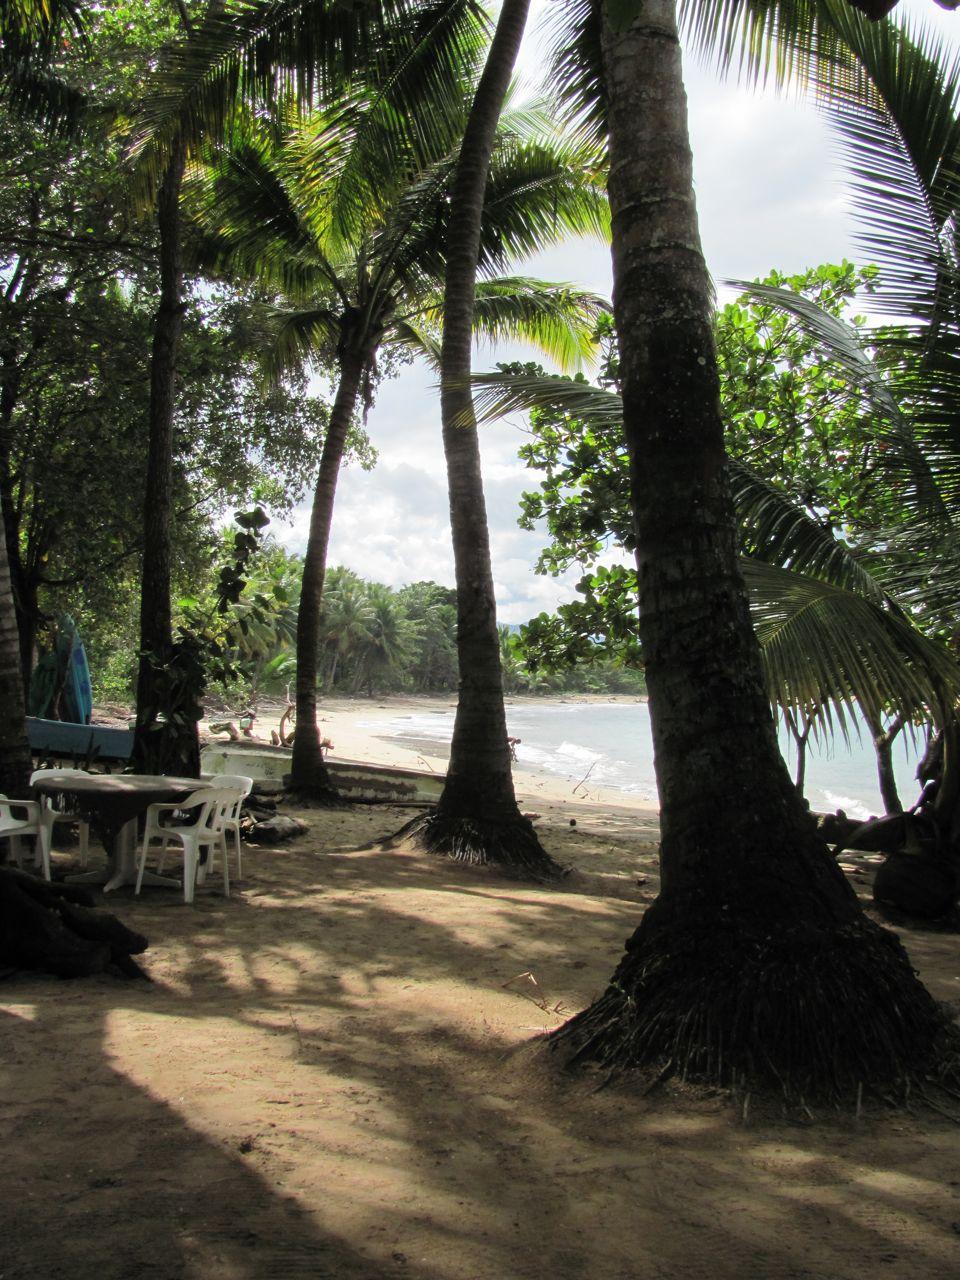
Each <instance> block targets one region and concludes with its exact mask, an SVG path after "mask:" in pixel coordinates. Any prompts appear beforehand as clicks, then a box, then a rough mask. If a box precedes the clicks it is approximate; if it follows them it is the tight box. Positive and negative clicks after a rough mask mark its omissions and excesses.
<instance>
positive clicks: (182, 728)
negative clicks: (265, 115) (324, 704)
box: [133, 138, 200, 777]
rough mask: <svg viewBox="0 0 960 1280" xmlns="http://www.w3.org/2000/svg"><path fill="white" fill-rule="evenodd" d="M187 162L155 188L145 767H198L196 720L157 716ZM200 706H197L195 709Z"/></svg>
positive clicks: (169, 649)
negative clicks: (156, 298)
mask: <svg viewBox="0 0 960 1280" xmlns="http://www.w3.org/2000/svg"><path fill="white" fill-rule="evenodd" d="M185 166H186V147H185V145H184V143H183V140H182V139H179V138H178V140H177V141H176V143H175V144H174V146H173V151H172V155H171V158H170V163H169V165H168V167H167V172H166V174H165V175H164V179H163V183H162V185H161V187H160V198H159V201H158V204H157V222H158V226H159V230H160V305H159V308H158V310H157V318H156V321H155V323H154V330H153V350H152V353H151V360H150V440H149V444H148V447H147V475H146V484H145V491H144V501H143V578H142V582H141V587H140V665H139V669H138V673H137V723H136V732H135V737H134V748H133V759H134V762H135V764H136V765H137V767H138V768H140V769H141V770H142V771H143V772H149V773H174V774H181V775H184V776H187V777H190V776H194V777H195V776H198V775H199V773H200V747H199V741H198V737H197V723H196V721H194V722H193V723H192V724H191V723H183V722H182V719H181V717H177V716H173V715H169V714H168V715H167V717H166V719H165V720H164V721H160V720H159V719H158V717H159V716H160V715H161V714H162V713H164V712H169V711H170V710H171V709H170V708H168V707H166V706H165V705H164V697H165V695H164V689H165V688H166V687H167V680H166V679H165V668H167V667H168V666H169V665H170V664H171V663H174V662H175V661H176V655H175V651H174V644H173V623H172V613H171V602H170V508H171V500H172V489H173V417H174V409H175V404H176V375H177V352H178V349H179V345H180V334H181V331H182V329H183V250H182V244H181V218H180V189H181V186H182V184H183V174H184V168H185ZM197 710H199V709H197Z"/></svg>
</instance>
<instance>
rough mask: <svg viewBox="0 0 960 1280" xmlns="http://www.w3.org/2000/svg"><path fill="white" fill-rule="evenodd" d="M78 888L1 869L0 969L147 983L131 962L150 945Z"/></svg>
mask: <svg viewBox="0 0 960 1280" xmlns="http://www.w3.org/2000/svg"><path fill="white" fill-rule="evenodd" d="M92 902H93V899H92V898H91V896H90V894H89V893H87V891H86V890H84V889H79V888H77V887H76V886H73V885H61V884H50V883H47V882H46V881H44V880H38V879H36V877H34V876H30V875H27V874H26V873H24V872H22V871H17V870H15V869H14V868H12V867H3V868H0V966H3V967H4V968H9V969H11V970H18V969H34V970H39V971H40V972H42V973H54V974H57V975H58V976H59V977H61V978H82V977H88V976H89V975H90V974H94V973H102V972H104V970H105V969H107V968H110V967H112V968H114V969H115V970H119V972H121V973H123V974H125V975H127V976H128V977H144V978H145V977H146V976H147V975H146V974H145V973H144V972H143V970H142V969H141V968H140V967H139V965H137V964H136V962H135V961H134V960H132V959H131V956H132V955H139V953H140V952H142V951H145V950H146V949H147V940H146V938H145V937H144V936H143V935H142V934H140V933H135V932H134V931H133V930H132V929H128V928H127V927H126V925H125V924H123V923H122V922H121V921H120V920H118V919H117V918H116V917H115V916H112V915H110V914H109V913H108V912H106V911H98V910H95V909H93V907H92V905H91V904H92Z"/></svg>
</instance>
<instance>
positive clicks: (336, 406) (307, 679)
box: [290, 349, 367, 803]
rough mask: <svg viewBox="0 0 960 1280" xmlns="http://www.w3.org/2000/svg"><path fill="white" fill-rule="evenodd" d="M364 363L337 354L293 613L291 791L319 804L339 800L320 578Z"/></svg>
mask: <svg viewBox="0 0 960 1280" xmlns="http://www.w3.org/2000/svg"><path fill="white" fill-rule="evenodd" d="M366 363H367V356H366V354H365V353H364V352H363V351H356V350H350V349H347V350H346V351H344V352H342V353H341V357H340V385H339V386H338V387H337V395H336V398H335V400H334V402H333V408H332V409H331V411H330V422H329V423H328V425H327V434H326V438H325V439H324V442H323V453H322V454H321V456H320V473H319V475H318V476H317V484H316V488H315V489H314V492H313V508H312V510H311V512H310V533H309V536H308V538H307V553H306V556H305V557H304V561H303V586H302V588H301V591H300V611H299V613H298V614H297V731H296V734H295V736H294V739H293V759H292V761H291V765H290V789H291V790H293V791H295V792H297V794H298V795H299V796H300V797H302V798H306V799H311V800H315V801H318V802H320V803H325V802H329V801H331V800H338V799H339V797H338V795H337V791H336V788H335V787H334V785H333V782H332V781H331V778H330V772H329V770H328V769H327V766H326V765H325V764H324V762H323V752H322V751H321V750H320V729H319V726H318V725H317V675H318V666H319V657H320V620H321V605H322V599H323V580H324V578H325V576H326V571H327V547H328V545H329V543H330V526H331V524H332V523H333V503H334V499H335V497H336V492H337V478H338V476H339V474H340V464H341V462H342V461H343V451H344V448H345V447H346V441H347V432H348V431H349V430H350V423H351V421H352V420H353V414H354V410H355V409H356V407H357V399H358V397H359V394H360V383H361V380H362V378H363V373H364V369H365V367H366ZM334 661H336V659H334ZM331 679H332V675H331Z"/></svg>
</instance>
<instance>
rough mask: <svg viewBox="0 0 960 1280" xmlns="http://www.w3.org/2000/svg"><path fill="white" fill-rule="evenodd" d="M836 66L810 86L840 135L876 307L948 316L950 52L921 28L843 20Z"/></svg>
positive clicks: (951, 276)
mask: <svg viewBox="0 0 960 1280" xmlns="http://www.w3.org/2000/svg"><path fill="white" fill-rule="evenodd" d="M844 35H845V40H846V43H847V46H848V48H849V55H848V58H847V60H846V62H845V65H844V71H843V74H839V75H838V74H837V72H836V69H835V67H830V68H829V69H827V70H826V71H825V70H824V69H822V68H819V67H815V68H814V69H813V70H812V73H811V79H812V82H813V86H814V89H815V91H816V93H817V94H818V96H819V98H820V100H821V102H822V103H823V105H824V109H825V111H826V114H827V116H828V118H829V120H830V121H831V123H832V124H833V126H834V128H835V129H836V130H837V132H838V133H839V136H840V138H841V142H842V146H843V150H844V154H845V157H846V161H847V166H848V169H849V172H850V180H851V183H852V186H853V191H854V200H855V207H856V210H857V213H858V215H859V218H860V220H861V223H862V226H863V230H862V231H861V233H860V235H859V240H860V243H861V244H862V245H863V248H864V251H865V253H866V255H867V256H868V257H869V259H870V260H872V261H875V262H877V263H878V265H879V266H880V267H881V282H882V288H881V291H880V293H879V295H878V298H877V300H876V301H877V305H878V306H880V307H884V308H886V309H887V310H889V311H891V312H894V313H896V314H898V315H900V316H902V317H904V318H906V319H908V320H917V319H919V320H920V321H922V322H924V323H926V324H929V323H931V322H934V321H937V320H938V318H939V317H941V316H942V315H943V313H944V311H945V310H946V311H949V312H950V313H952V323H953V324H956V312H957V296H958V295H957V289H958V279H957V262H956V247H955V236H956V228H955V226H954V225H953V224H954V220H955V215H956V210H957V206H958V197H960V167H958V161H960V120H958V115H957V107H958V103H960V56H958V55H957V54H956V53H954V52H953V51H951V50H950V48H949V47H948V45H947V44H946V42H945V41H944V40H943V39H941V38H939V37H937V36H935V35H933V34H932V33H930V32H924V31H912V30H911V29H910V28H909V27H906V26H903V27H898V26H896V25H894V24H893V23H891V22H881V23H864V22H860V21H855V22H854V21H851V22H848V23H847V25H846V29H845V32H844Z"/></svg>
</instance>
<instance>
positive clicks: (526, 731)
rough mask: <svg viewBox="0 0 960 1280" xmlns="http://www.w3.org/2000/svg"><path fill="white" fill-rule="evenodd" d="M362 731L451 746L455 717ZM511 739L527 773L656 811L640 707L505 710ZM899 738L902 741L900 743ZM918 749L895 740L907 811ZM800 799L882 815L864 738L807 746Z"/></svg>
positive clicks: (823, 807)
mask: <svg viewBox="0 0 960 1280" xmlns="http://www.w3.org/2000/svg"><path fill="white" fill-rule="evenodd" d="M366 723H367V726H368V727H369V728H373V729H376V731H377V732H378V733H380V734H382V735H383V736H385V737H391V738H396V739H398V740H399V741H406V742H408V743H410V745H411V746H412V745H415V744H418V743H421V744H426V743H436V744H437V745H438V748H439V747H441V746H444V745H446V744H449V741H450V735H451V733H452V731H453V711H452V710H451V709H447V708H445V709H444V710H442V711H441V710H439V709H438V710H437V711H422V712H418V713H416V714H414V715H408V716H395V717H393V718H392V719H389V720H380V721H374V720H372V719H371V720H368V721H367V722H366ZM507 726H508V731H509V732H510V734H511V735H513V736H514V737H517V738H519V739H520V744H519V746H518V747H517V760H518V763H519V764H521V765H522V766H523V767H524V768H525V769H530V770H542V771H543V772H544V773H548V774H553V775H558V776H560V777H562V778H564V779H566V780H567V781H569V782H570V784H571V787H573V786H575V785H576V784H577V783H578V782H581V781H583V783H584V787H586V788H589V787H590V786H591V785H592V786H595V787H610V788H613V789H615V790H617V791H622V792H624V799H626V798H627V797H628V796H629V797H630V798H631V799H632V800H635V801H637V802H639V803H641V804H649V805H653V806H655V805H656V803H657V790H656V782H655V780H654V773H653V744H652V741H651V737H650V718H649V713H648V710H647V705H646V703H643V702H590V703H578V702H550V701H546V700H545V701H543V702H536V703H523V704H522V705H515V706H512V705H508V707H507ZM901 736H902V735H901ZM780 743H781V750H783V751H784V753H785V756H786V758H787V762H788V764H789V766H790V770H791V773H793V770H794V767H795V754H794V752H793V751H792V749H791V748H792V744H791V743H790V741H789V735H788V734H787V733H786V732H785V731H784V732H782V733H781V735H780ZM919 754H920V745H919V743H917V744H911V743H910V742H909V740H908V739H907V740H903V741H901V740H898V742H897V743H896V745H895V748H894V763H895V769H896V777H897V785H898V787H899V789H900V797H901V799H902V800H903V801H904V803H905V804H912V803H913V802H914V800H915V799H916V796H917V794H918V787H917V783H916V782H915V780H914V774H915V771H916V764H917V759H918V757H919ZM804 794H805V795H806V797H807V799H808V800H809V801H810V805H811V808H813V809H814V810H817V811H832V810H835V809H838V808H839V809H843V810H845V811H846V813H847V814H848V815H849V816H850V817H855V818H865V817H867V816H868V815H869V814H871V813H879V812H882V807H881V803H880V793H879V788H878V785H877V766H876V757H875V755H874V751H873V747H872V745H871V743H870V738H869V734H868V733H867V732H866V731H865V730H863V731H862V733H861V739H860V740H859V741H858V740H857V738H856V736H855V734H854V735H853V736H852V740H851V742H850V744H849V746H848V745H847V744H845V743H844V741H843V740H842V738H841V737H839V736H835V737H834V738H833V739H832V740H828V741H826V742H823V743H819V744H818V743H815V742H814V743H811V745H810V747H809V748H808V753H807V772H806V785H805V788H804Z"/></svg>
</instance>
